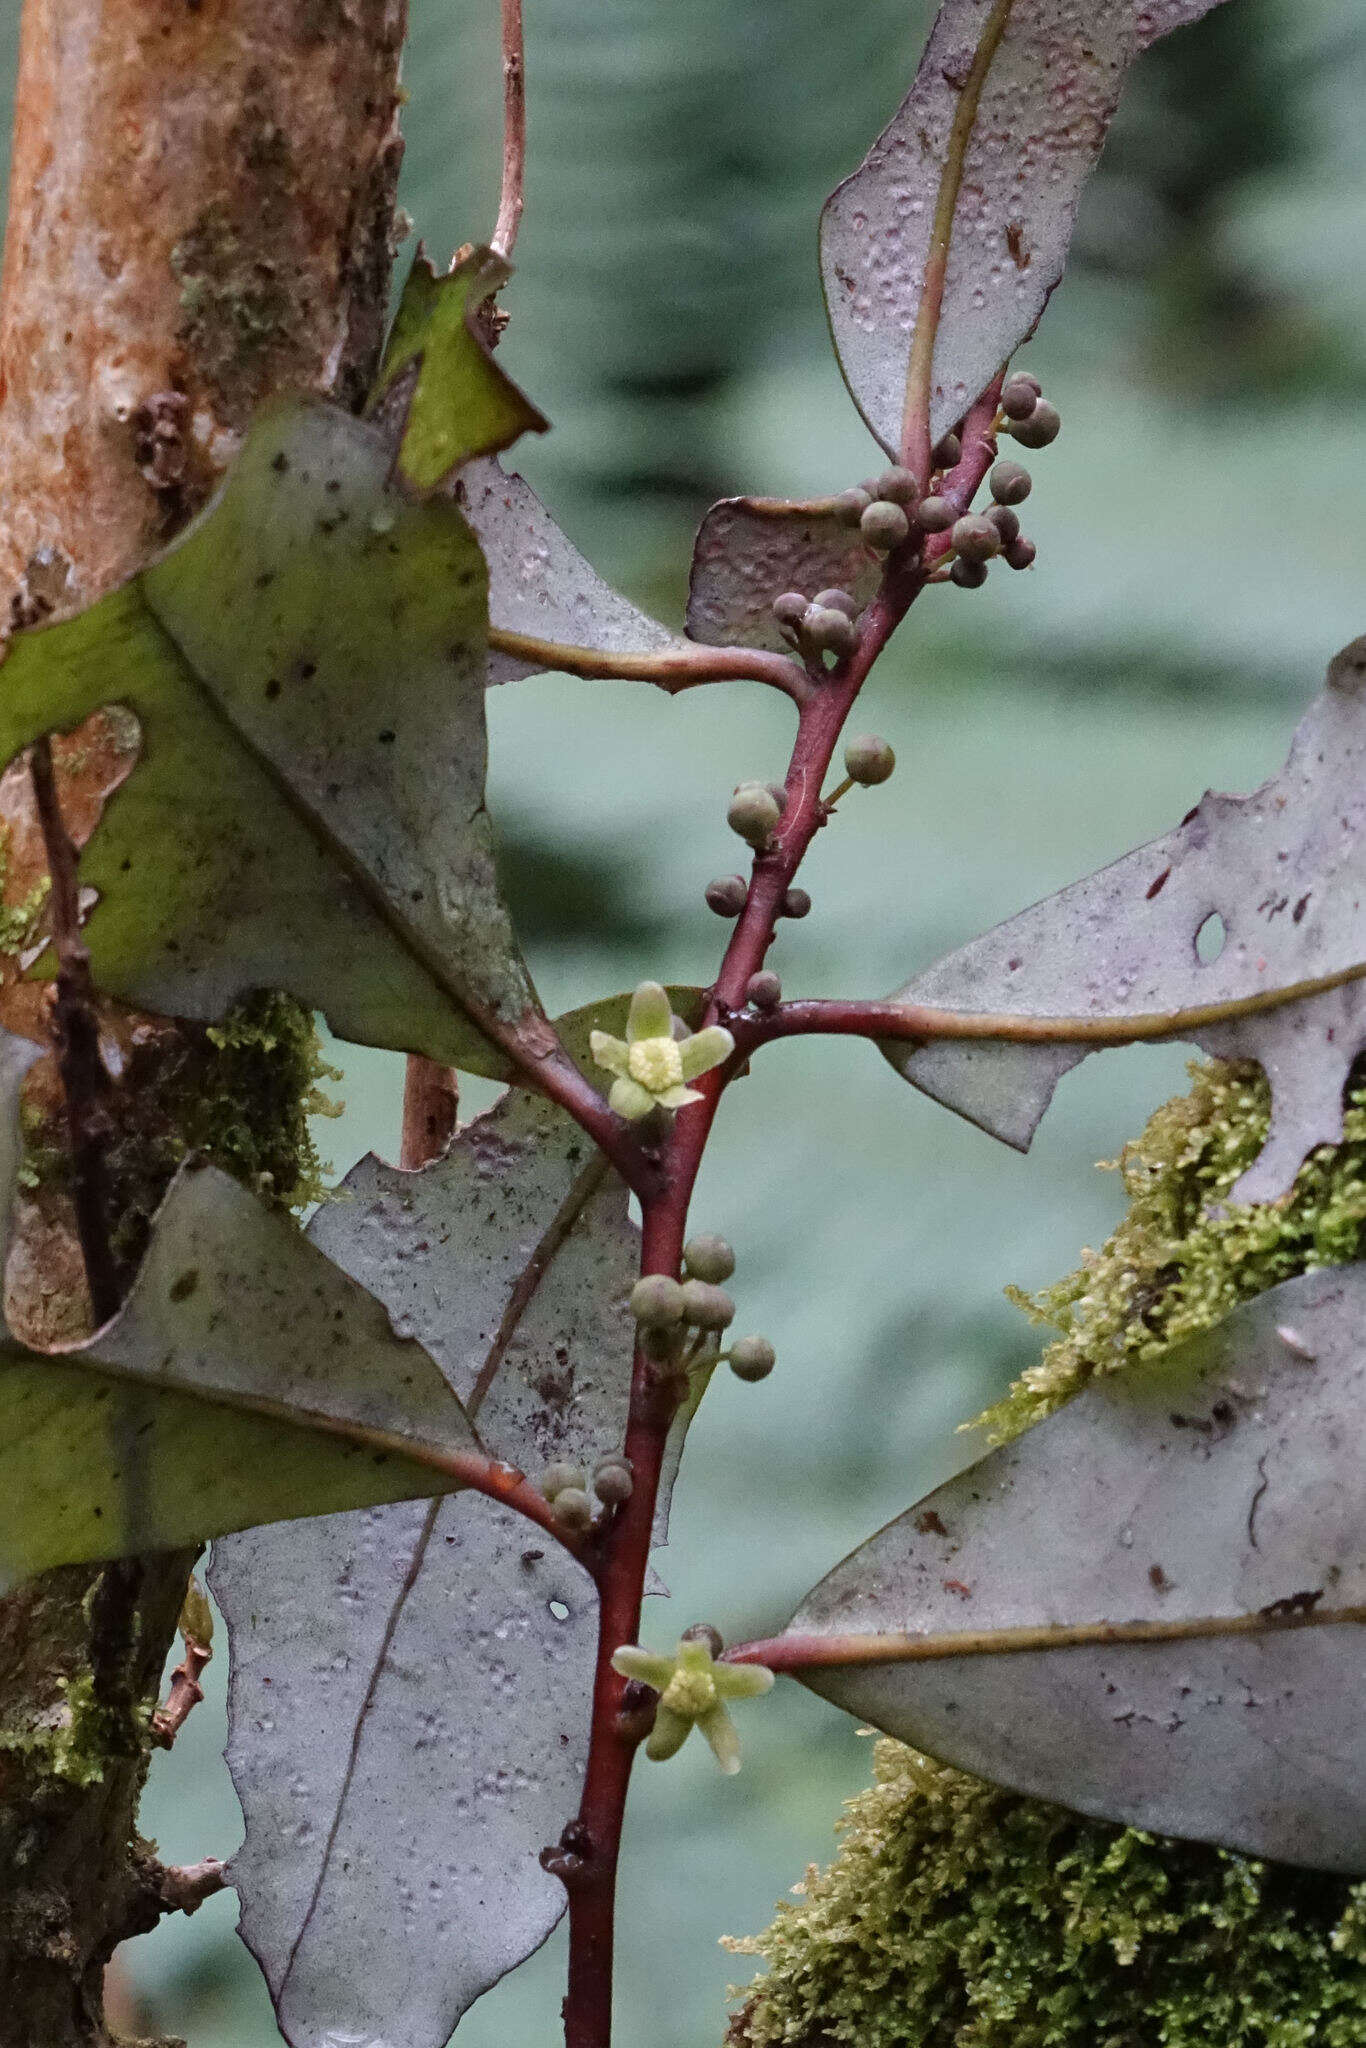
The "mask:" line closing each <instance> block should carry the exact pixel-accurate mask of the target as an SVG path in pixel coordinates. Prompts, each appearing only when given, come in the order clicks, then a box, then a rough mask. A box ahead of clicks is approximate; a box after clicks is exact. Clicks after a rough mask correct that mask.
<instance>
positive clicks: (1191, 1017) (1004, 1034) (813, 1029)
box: [730, 961, 1366, 1054]
mask: <svg viewBox="0 0 1366 2048" xmlns="http://www.w3.org/2000/svg"><path fill="white" fill-rule="evenodd" d="M1363 976H1366V961H1363V962H1358V963H1357V964H1356V965H1355V966H1352V967H1344V968H1341V969H1339V971H1338V972H1337V973H1336V974H1323V975H1318V976H1316V977H1314V978H1313V979H1312V980H1309V981H1296V982H1292V983H1290V984H1289V986H1287V987H1285V988H1269V989H1262V990H1259V992H1258V993H1257V994H1256V995H1251V996H1234V997H1231V998H1230V999H1229V1000H1228V1001H1227V1002H1222V1003H1202V1004H1199V1005H1197V1006H1195V1007H1193V1008H1191V1009H1187V1010H1145V1011H1138V1012H1135V1014H1134V1015H1133V1016H1131V1017H1022V1016H1019V1015H1018V1014H1012V1013H1011V1012H1009V1011H982V1012H980V1013H976V1012H972V1011H966V1010H939V1009H934V1008H932V1007H930V1006H929V1005H927V1004H923V1003H897V1002H887V1003H862V1002H845V1001H842V1000H840V999H839V998H834V999H832V1000H829V1001H826V1000H823V999H821V998H819V997H817V998H813V999H812V1000H810V1001H807V1002H795V1003H784V1004H783V1005H782V1006H781V1007H780V1008H779V1009H777V1010H775V1011H773V1012H772V1013H771V1014H770V1015H769V1016H763V1017H753V1018H751V1017H749V1016H741V1017H739V1018H737V1019H735V1020H734V1021H733V1022H732V1024H731V1027H730V1028H731V1031H732V1033H733V1035H734V1038H735V1044H736V1052H737V1053H738V1054H744V1053H748V1052H752V1051H753V1050H754V1049H755V1048H756V1047H758V1046H761V1045H767V1044H768V1043H769V1041H770V1040H772V1039H777V1038H805V1037H811V1036H813V1035H824V1036H832V1037H839V1038H887V1039H895V1040H898V1041H906V1040H909V1041H910V1042H911V1043H913V1044H917V1043H924V1044H930V1043H933V1042H934V1041H935V1040H940V1039H978V1040H991V1041H994V1042H998V1043H1000V1044H1004V1045H1094V1046H1102V1045H1135V1044H1144V1043H1148V1042H1150V1041H1152V1040H1155V1039H1164V1038H1184V1037H1186V1036H1187V1035H1188V1034H1189V1033H1191V1032H1193V1031H1205V1030H1208V1029H1209V1028H1210V1027H1211V1026H1212V1025H1215V1024H1231V1023H1236V1022H1237V1021H1238V1020H1239V1019H1240V1018H1243V1017H1261V1016H1265V1015H1266V1014H1267V1013H1268V1012H1270V1011H1273V1010H1281V1009H1284V1008H1286V1006H1287V1005H1288V1004H1290V1003H1299V1002H1305V1001H1306V1000H1308V998H1309V997H1311V996H1319V995H1327V994H1328V993H1329V992H1330V991H1331V990H1333V989H1335V988H1344V987H1346V986H1347V984H1348V983H1349V982H1354V981H1360V980H1361V979H1362V977H1363Z"/></svg>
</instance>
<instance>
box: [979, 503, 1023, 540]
mask: <svg viewBox="0 0 1366 2048" xmlns="http://www.w3.org/2000/svg"><path fill="white" fill-rule="evenodd" d="M986 517H987V518H988V519H989V520H990V521H991V523H992V525H993V526H994V527H995V528H996V531H997V532H998V533H999V534H1000V536H1001V545H1002V547H1009V545H1010V543H1011V541H1013V540H1018V539H1019V535H1020V515H1019V513H1018V512H1012V511H1011V509H1010V507H1009V505H992V506H989V507H988V510H987V513H986Z"/></svg>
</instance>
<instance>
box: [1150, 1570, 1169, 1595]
mask: <svg viewBox="0 0 1366 2048" xmlns="http://www.w3.org/2000/svg"><path fill="white" fill-rule="evenodd" d="M1171 1583H1172V1582H1171V1580H1170V1579H1169V1578H1168V1577H1167V1574H1166V1573H1165V1572H1164V1571H1163V1569H1162V1567H1161V1565H1160V1564H1150V1565H1149V1566H1148V1584H1149V1585H1150V1586H1151V1587H1152V1588H1153V1590H1154V1591H1155V1592H1158V1593H1167V1592H1170V1590H1171Z"/></svg>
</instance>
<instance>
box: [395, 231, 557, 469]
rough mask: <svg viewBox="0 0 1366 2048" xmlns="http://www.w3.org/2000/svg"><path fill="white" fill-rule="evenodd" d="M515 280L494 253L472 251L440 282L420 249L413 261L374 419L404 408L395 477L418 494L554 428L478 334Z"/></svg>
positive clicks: (400, 305) (401, 302) (485, 250)
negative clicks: (477, 459)
mask: <svg viewBox="0 0 1366 2048" xmlns="http://www.w3.org/2000/svg"><path fill="white" fill-rule="evenodd" d="M511 275H512V267H511V265H510V264H508V263H507V262H505V261H504V259H503V258H502V257H501V256H499V255H496V254H495V252H494V251H493V250H492V249H471V250H470V251H469V253H468V255H466V256H465V257H464V258H463V259H462V260H461V261H460V262H458V263H457V264H455V266H454V267H453V268H452V269H451V270H450V271H449V272H448V273H447V274H446V276H444V277H438V276H437V274H436V271H435V270H434V269H433V267H432V265H431V263H430V261H429V260H428V258H427V256H426V255H425V253H424V252H423V251H422V250H421V249H419V250H418V252H417V255H416V256H415V257H414V259H413V267H412V269H411V270H410V271H409V272H408V281H407V283H406V284H405V285H404V287H403V296H402V298H401V299H400V301H399V308H398V312H397V313H396V315H395V316H394V324H393V328H392V329H391V331H390V334H389V340H388V344H387V346H386V348H385V351H384V362H383V365H382V367H381V369H380V373H379V377H378V379H377V381H376V384H375V389H374V393H373V394H372V397H371V400H370V410H371V412H372V413H377V414H379V415H380V416H381V417H385V416H387V413H388V410H389V407H390V406H391V405H393V404H394V403H396V402H397V403H398V404H399V405H400V406H401V409H402V422H403V424H402V439H401V441H400V443H399V453H398V469H399V473H400V475H401V476H402V477H403V479H404V481H405V482H407V483H409V484H411V485H412V486H413V487H414V488H415V489H416V490H418V491H421V492H424V493H425V492H429V491H434V490H437V489H439V488H440V486H441V485H442V484H444V483H446V482H448V481H449V479H450V477H451V475H452V474H453V473H454V471H455V470H457V469H458V468H459V467H460V465H461V464H462V463H464V462H468V461H469V460H470V458H471V456H475V455H491V454H493V452H494V451H495V450H496V449H498V448H506V447H508V446H509V445H510V444H511V443H512V442H513V441H515V440H517V439H518V437H519V436H520V435H522V434H525V433H534V434H543V433H544V432H545V430H546V428H547V426H548V425H549V424H550V423H549V421H548V420H547V419H546V418H545V417H544V415H543V414H542V413H540V412H538V411H537V409H536V407H535V406H534V405H533V404H532V403H531V401H530V399H529V398H527V397H525V396H524V394H523V393H522V392H520V391H519V390H518V389H517V386H516V385H515V384H514V383H513V382H512V380H511V378H510V377H508V376H506V375H505V374H504V373H503V371H502V370H501V369H500V368H499V366H498V364H497V362H496V361H495V359H494V356H493V353H492V351H491V350H490V348H489V346H488V344H487V342H486V341H485V340H484V338H483V336H482V334H481V333H480V329H479V316H480V314H481V312H482V311H483V310H484V308H485V307H486V306H487V304H488V301H489V300H490V299H491V298H492V296H493V294H494V293H495V292H497V291H500V290H501V289H502V287H503V286H504V285H505V284H506V283H507V281H508V279H509V278H510V277H511Z"/></svg>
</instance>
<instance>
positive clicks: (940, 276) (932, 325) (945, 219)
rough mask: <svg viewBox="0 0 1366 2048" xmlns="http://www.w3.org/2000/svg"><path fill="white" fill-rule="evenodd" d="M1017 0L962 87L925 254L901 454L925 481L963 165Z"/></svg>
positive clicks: (998, 9)
mask: <svg viewBox="0 0 1366 2048" xmlns="http://www.w3.org/2000/svg"><path fill="white" fill-rule="evenodd" d="M1012 5H1013V0H995V5H994V6H993V8H992V10H991V13H990V15H989V16H988V17H987V24H986V27H985V28H984V29H983V30H982V40H981V41H980V42H979V43H978V45H977V52H976V55H975V56H974V58H973V60H972V69H971V71H970V72H969V73H968V77H967V83H966V84H965V85H964V87H963V92H962V97H961V98H960V99H959V102H958V109H957V112H956V113H955V114H954V117H953V126H952V128H951V129H950V130H949V146H948V153H947V155H946V157H945V160H944V169H943V172H942V174H941V176H940V180H939V196H938V199H937V200H936V202H935V209H934V224H933V226H932V228H931V230H930V246H929V252H928V254H927V256H926V258H925V275H924V280H923V282H922V285H921V289H920V304H919V307H918V308H917V310H916V316H915V329H914V331H913V333H912V335H911V353H910V360H909V361H908V363H907V365H906V408H905V412H904V413H903V415H902V425H901V459H902V461H903V462H904V463H905V465H906V467H907V469H909V470H911V471H912V473H913V474H914V475H916V476H918V477H919V478H920V479H921V480H922V482H923V481H924V480H925V479H926V478H927V477H928V476H929V473H930V456H931V453H932V442H931V438H930V403H931V396H932V393H933V389H934V345H935V342H936V340H937V339H938V336H939V316H940V314H941V312H942V311H943V307H944V282H945V279H946V277H947V275H948V267H949V248H950V245H951V243H952V241H953V219H954V214H955V213H956V212H957V209H958V195H959V192H960V190H961V188H962V184H963V166H964V164H965V162H966V160H967V152H968V143H969V142H970V141H971V139H972V130H973V125H974V123H975V122H976V119H977V108H978V105H979V104H980V102H981V98H982V87H983V86H984V85H985V84H986V79H987V73H988V71H990V69H991V62H992V59H993V58H994V57H995V55H996V52H997V50H998V49H999V47H1000V43H1001V38H1002V36H1003V35H1004V34H1005V32H1006V24H1007V22H1008V21H1009V19H1010V10H1011V7H1012Z"/></svg>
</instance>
